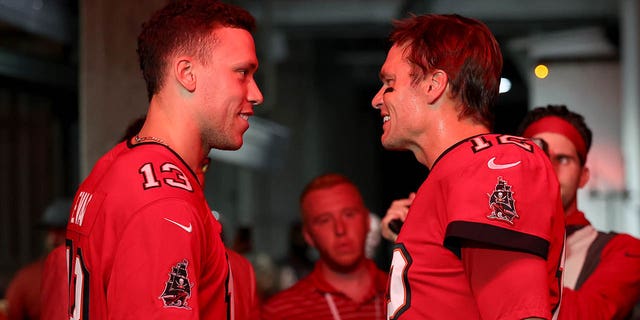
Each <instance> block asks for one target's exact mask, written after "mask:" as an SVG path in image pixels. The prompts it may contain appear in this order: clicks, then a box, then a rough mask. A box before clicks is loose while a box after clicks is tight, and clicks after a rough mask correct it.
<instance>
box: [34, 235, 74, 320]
mask: <svg viewBox="0 0 640 320" xmlns="http://www.w3.org/2000/svg"><path fill="white" fill-rule="evenodd" d="M65 259H66V247H65V246H64V245H62V246H58V247H56V248H55V249H53V251H51V252H50V253H49V255H48V256H47V258H46V260H45V261H44V270H43V272H42V294H41V296H40V305H41V309H42V319H47V320H65V319H66V320H68V319H69V316H68V315H67V305H68V303H69V299H68V292H67V287H68V286H69V280H68V277H67V262H66V260H65Z"/></svg>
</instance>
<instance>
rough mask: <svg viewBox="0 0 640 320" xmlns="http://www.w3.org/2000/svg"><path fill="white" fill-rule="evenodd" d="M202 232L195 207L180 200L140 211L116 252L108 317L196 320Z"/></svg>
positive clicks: (159, 203)
mask: <svg viewBox="0 0 640 320" xmlns="http://www.w3.org/2000/svg"><path fill="white" fill-rule="evenodd" d="M203 234H204V230H203V228H202V223H199V220H198V219H197V214H196V211H195V209H194V208H193V207H192V206H190V205H189V204H188V203H187V202H185V201H182V200H178V199H172V200H162V201H158V202H156V203H153V204H151V205H148V206H147V207H145V208H144V209H142V210H141V211H140V212H138V213H136V215H135V216H134V217H133V218H132V219H131V221H130V222H129V223H128V224H127V226H126V229H125V230H124V231H123V234H122V236H121V240H120V242H119V245H118V247H117V248H116V255H115V257H114V262H113V269H112V273H111V278H110V279H109V282H108V283H109V288H108V292H107V301H108V308H109V317H110V319H167V320H168V319H198V317H199V307H200V306H199V304H198V302H199V301H198V300H199V296H198V288H199V286H200V285H201V283H199V279H198V273H199V272H200V270H201V259H202V254H201V250H202V244H201V241H200V240H201V237H203Z"/></svg>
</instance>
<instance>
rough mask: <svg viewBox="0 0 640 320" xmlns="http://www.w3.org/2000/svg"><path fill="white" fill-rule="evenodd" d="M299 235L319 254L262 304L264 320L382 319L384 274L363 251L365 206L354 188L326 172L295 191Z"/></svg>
mask: <svg viewBox="0 0 640 320" xmlns="http://www.w3.org/2000/svg"><path fill="white" fill-rule="evenodd" d="M300 209H301V212H302V224H303V236H304V239H305V241H306V242H307V243H308V244H309V245H310V246H313V247H314V248H316V249H317V250H318V253H319V254H320V259H319V260H318V261H317V262H316V265H315V267H314V269H313V271H311V273H310V274H309V275H308V276H306V277H304V278H302V279H301V280H299V281H298V282H297V283H296V284H294V285H293V287H291V288H289V289H287V290H284V291H282V292H280V293H278V294H276V295H275V296H273V297H271V298H270V299H269V300H267V302H266V303H265V304H264V305H263V308H262V319H264V320H273V319H280V320H285V319H287V320H338V319H372V320H373V319H384V291H385V286H386V281H387V276H386V274H385V273H384V272H383V271H381V270H379V269H378V268H377V267H376V265H375V263H374V262H373V261H372V260H370V259H368V258H367V257H366V256H365V241H366V237H367V231H368V230H369V210H368V209H367V208H366V207H365V205H364V202H363V200H362V196H361V195H360V191H359V190H358V188H357V187H356V186H355V184H353V182H351V181H350V180H349V179H347V178H346V177H344V176H342V175H339V174H334V173H329V174H325V175H321V176H318V177H316V178H315V179H313V180H312V181H311V182H310V183H309V184H307V186H306V187H305V189H304V191H303V192H302V195H301V196H300Z"/></svg>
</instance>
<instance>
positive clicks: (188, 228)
mask: <svg viewBox="0 0 640 320" xmlns="http://www.w3.org/2000/svg"><path fill="white" fill-rule="evenodd" d="M164 219H165V220H167V221H169V222H171V223H173V224H175V225H176V226H178V227H180V228H182V230H184V231H186V232H189V233H191V230H193V227H192V226H191V222H189V226H188V227H187V226H185V225H184V224H181V223H178V222H175V221H173V220H171V219H169V218H164Z"/></svg>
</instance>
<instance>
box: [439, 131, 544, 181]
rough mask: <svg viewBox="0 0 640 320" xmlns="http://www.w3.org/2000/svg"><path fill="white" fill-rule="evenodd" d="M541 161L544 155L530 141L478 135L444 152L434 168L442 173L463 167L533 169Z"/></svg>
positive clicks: (520, 138)
mask: <svg viewBox="0 0 640 320" xmlns="http://www.w3.org/2000/svg"><path fill="white" fill-rule="evenodd" d="M545 162H548V159H547V156H546V154H545V153H544V151H543V150H542V149H540V148H539V147H538V146H537V145H536V144H535V143H534V142H533V141H532V140H531V139H527V138H523V137H518V136H513V135H507V134H481V135H477V136H473V137H470V138H467V139H464V140H462V141H460V142H458V143H457V144H455V145H453V146H452V147H450V148H449V149H447V151H445V152H444V153H443V155H441V156H440V158H439V159H438V161H436V165H437V166H439V167H445V168H447V169H446V170H445V171H446V172H449V171H452V170H453V171H459V170H461V169H465V168H467V169H469V168H473V170H478V169H481V168H485V169H487V170H495V169H507V168H512V167H517V166H518V165H520V164H524V165H528V166H529V167H530V166H531V165H534V166H536V167H537V166H546V164H545ZM441 163H444V164H441ZM516 163H517V165H516ZM434 167H435V165H434Z"/></svg>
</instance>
